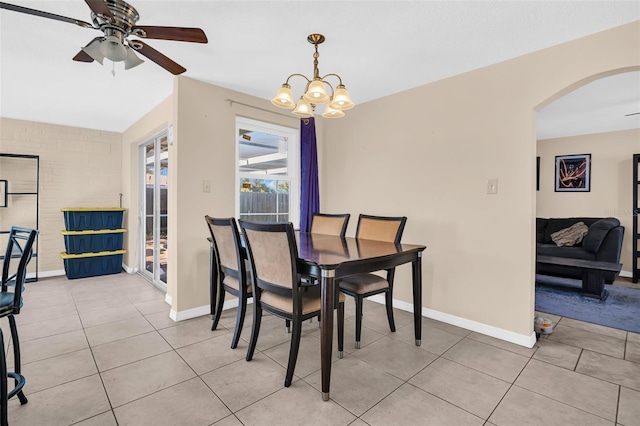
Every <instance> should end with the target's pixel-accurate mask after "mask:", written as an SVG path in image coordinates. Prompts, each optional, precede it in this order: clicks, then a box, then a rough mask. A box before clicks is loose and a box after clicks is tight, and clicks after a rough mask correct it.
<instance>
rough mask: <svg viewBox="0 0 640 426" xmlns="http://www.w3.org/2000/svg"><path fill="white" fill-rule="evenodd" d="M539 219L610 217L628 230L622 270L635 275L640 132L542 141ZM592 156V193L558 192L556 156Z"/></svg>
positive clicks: (623, 248) (628, 131) (539, 152)
mask: <svg viewBox="0 0 640 426" xmlns="http://www.w3.org/2000/svg"><path fill="white" fill-rule="evenodd" d="M537 147H538V156H539V157H540V191H538V192H537V214H536V215H537V216H538V217H572V216H586V217H608V216H613V217H617V218H618V219H620V223H621V224H622V225H623V226H624V227H625V236H624V243H623V247H622V257H621V262H622V271H626V272H627V273H631V230H632V223H633V222H632V220H631V219H632V205H633V203H632V195H633V194H632V185H631V181H632V174H631V173H632V169H631V163H632V161H631V160H632V159H633V154H636V153H639V152H640V129H634V130H625V131H620V132H608V133H597V134H592V135H582V136H573V137H565V138H558V139H545V140H541V141H538V144H537ZM571 154H591V191H590V192H569V193H567V192H555V190H554V188H555V186H554V176H555V157H556V155H571Z"/></svg>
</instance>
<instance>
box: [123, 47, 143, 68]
mask: <svg viewBox="0 0 640 426" xmlns="http://www.w3.org/2000/svg"><path fill="white" fill-rule="evenodd" d="M126 49H127V57H126V58H125V60H124V69H125V70H129V69H131V68H133V67H137V66H138V65H140V64H142V63H144V61H143V60H142V59H140V58H139V57H138V55H136V54H135V52H134V51H133V49H132V48H131V47H127V48H126Z"/></svg>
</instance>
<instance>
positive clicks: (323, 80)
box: [271, 34, 354, 118]
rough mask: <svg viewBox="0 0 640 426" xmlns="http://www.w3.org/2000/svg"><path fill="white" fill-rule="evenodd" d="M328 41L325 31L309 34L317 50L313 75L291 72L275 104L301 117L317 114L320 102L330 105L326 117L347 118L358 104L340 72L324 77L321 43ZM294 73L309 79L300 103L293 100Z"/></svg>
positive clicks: (275, 98)
mask: <svg viewBox="0 0 640 426" xmlns="http://www.w3.org/2000/svg"><path fill="white" fill-rule="evenodd" d="M324 40H325V38H324V36H323V35H322V34H311V35H309V37H307V41H308V42H309V43H311V44H313V45H314V47H315V50H316V51H315V53H314V54H313V78H308V77H306V76H304V75H302V74H291V75H290V76H289V77H287V81H286V82H285V83H284V84H283V85H282V87H280V90H278V93H276V96H275V97H274V98H273V99H271V103H272V104H274V105H275V106H277V107H280V108H285V109H293V111H292V113H293V114H295V115H299V116H301V117H311V116H313V111H314V110H315V107H316V106H317V105H320V104H327V105H326V106H325V110H324V113H323V114H322V116H323V117H325V118H340V117H344V115H345V114H344V111H345V110H348V109H351V108H353V106H354V103H353V101H352V100H351V96H350V95H349V92H348V91H347V88H346V87H345V86H344V84H342V78H341V77H340V76H339V75H338V74H327V75H325V76H324V77H320V72H319V70H318V57H319V56H320V54H319V53H318V45H319V44H321V43H322V42H324ZM294 76H297V77H302V78H304V79H305V80H306V81H307V85H306V86H305V90H304V94H303V95H302V96H301V97H300V100H299V101H298V102H297V103H295V102H294V101H293V99H294V98H293V92H292V91H291V86H290V85H289V80H290V79H291V78H292V77H294ZM327 77H333V78H336V79H337V80H338V85H337V86H336V89H335V90H334V88H333V86H332V85H331V83H329V82H328V81H327ZM327 88H328V89H330V92H328V91H327Z"/></svg>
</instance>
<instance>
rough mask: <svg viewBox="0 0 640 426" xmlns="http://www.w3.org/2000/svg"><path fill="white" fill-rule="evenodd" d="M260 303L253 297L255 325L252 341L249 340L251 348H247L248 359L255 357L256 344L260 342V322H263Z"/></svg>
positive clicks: (252, 330)
mask: <svg viewBox="0 0 640 426" xmlns="http://www.w3.org/2000/svg"><path fill="white" fill-rule="evenodd" d="M259 305H260V303H259V302H258V301H256V299H255V298H254V299H253V326H252V327H251V341H250V342H249V349H247V361H251V360H252V359H253V353H254V352H255V350H256V344H257V343H258V334H259V333H260V323H261V322H262V308H261V307H260V306H259Z"/></svg>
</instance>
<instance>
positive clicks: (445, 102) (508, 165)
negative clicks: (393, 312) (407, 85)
mask: <svg viewBox="0 0 640 426" xmlns="http://www.w3.org/2000/svg"><path fill="white" fill-rule="evenodd" d="M638 66H640V24H639V23H638V22H636V23H633V24H629V25H626V26H623V27H619V28H616V29H612V30H609V31H606V32H603V33H599V34H595V35H592V36H589V37H585V38H582V39H579V40H576V41H573V42H570V43H566V44H563V45H559V46H556V47H552V48H549V49H545V50H542V51H539V52H536V53H533V54H529V55H526V56H523V57H520V58H516V59H513V60H509V61H506V62H503V63H500V64H496V65H493V66H489V67H486V68H483V69H479V70H476V71H472V72H469V73H466V74H463V75H459V76H456V77H452V78H449V79H446V80H442V81H439V82H435V83H433V84H428V85H425V86H422V87H419V88H416V89H413V90H409V91H406V92H403V93H399V94H396V95H392V96H389V97H386V98H383V99H379V100H376V101H372V102H368V103H365V104H361V105H359V106H357V107H356V108H354V109H353V110H351V111H349V116H348V117H347V118H345V119H342V120H334V121H331V122H327V123H326V124H325V138H324V140H323V143H324V150H325V152H324V154H325V156H326V158H331V162H326V165H325V167H323V168H322V170H321V172H322V174H323V181H324V182H325V184H326V188H325V189H326V190H325V192H324V197H325V198H324V200H325V201H326V202H325V205H326V206H328V207H329V208H331V209H335V210H344V211H349V212H351V213H352V214H357V213H360V212H364V213H370V214H381V215H399V214H403V215H406V216H408V218H409V219H408V222H407V227H406V230H405V233H404V238H403V241H405V242H408V243H424V244H426V245H427V250H426V252H425V256H424V261H423V280H424V281H423V282H424V290H423V303H424V306H425V307H426V308H427V309H432V310H434V311H437V312H439V313H444V314H445V315H452V316H454V317H456V318H462V319H464V320H465V321H467V320H468V321H471V322H476V323H480V324H485V325H488V326H493V327H496V328H498V329H501V330H505V331H507V333H508V332H512V333H515V336H512V337H516V339H515V340H518V339H517V336H522V337H524V336H530V335H531V334H532V331H533V306H534V285H533V278H534V256H535V251H534V246H535V244H534V242H535V236H534V228H535V223H534V222H535V221H534V218H535V215H536V205H535V192H536V191H535V157H536V154H535V153H536V139H535V130H536V123H535V111H534V109H535V108H536V107H539V106H541V105H542V104H544V103H546V102H548V100H549V99H551V98H553V97H554V96H556V95H557V94H560V93H563V92H565V91H566V90H568V89H567V88H568V87H570V86H572V85H574V84H575V83H576V82H579V81H583V82H586V81H588V80H589V79H590V78H592V76H595V75H598V74H600V73H606V72H609V71H611V70H617V69H623V68H628V67H638ZM353 96H354V98H356V101H357V94H355V93H354V94H353ZM490 178H497V179H498V180H499V184H498V187H499V193H498V194H497V195H487V194H486V186H487V184H486V180H487V179H490ZM354 229H355V223H353V224H351V226H350V231H351V233H353V231H354ZM396 279H397V284H396V289H397V291H396V292H395V298H397V299H399V300H401V301H405V302H409V301H411V291H410V268H409V267H403V268H400V270H399V273H398V274H397V276H396ZM454 319H455V318H454Z"/></svg>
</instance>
